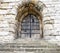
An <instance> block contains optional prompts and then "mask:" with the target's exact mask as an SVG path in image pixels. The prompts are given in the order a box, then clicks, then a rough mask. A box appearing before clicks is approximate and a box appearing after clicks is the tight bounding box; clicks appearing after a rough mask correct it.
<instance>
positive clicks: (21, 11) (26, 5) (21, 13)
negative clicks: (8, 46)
mask: <svg viewBox="0 0 60 53" xmlns="http://www.w3.org/2000/svg"><path fill="white" fill-rule="evenodd" d="M38 3H39V2H38ZM38 3H37V2H32V1H29V2H23V4H22V5H19V6H18V9H17V10H18V11H17V16H16V20H17V24H18V26H17V31H18V30H19V28H21V27H19V23H20V24H21V21H22V20H23V18H24V17H25V16H27V15H28V14H32V15H35V16H36V17H38V19H39V21H40V24H41V25H40V26H41V27H40V29H41V38H42V37H43V22H42V20H43V16H42V11H43V7H45V4H43V3H42V2H40V3H41V5H40V6H39V4H38ZM19 31H20V30H19ZM17 36H18V35H17Z"/></svg>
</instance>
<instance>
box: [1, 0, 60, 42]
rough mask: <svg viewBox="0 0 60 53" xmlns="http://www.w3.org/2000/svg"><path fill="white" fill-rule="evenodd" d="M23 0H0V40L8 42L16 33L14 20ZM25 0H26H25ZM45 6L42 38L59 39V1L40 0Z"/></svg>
mask: <svg viewBox="0 0 60 53" xmlns="http://www.w3.org/2000/svg"><path fill="white" fill-rule="evenodd" d="M22 1H23V0H1V1H0V42H10V41H12V40H13V39H14V36H15V35H16V33H15V32H16V31H15V30H16V22H17V20H15V18H16V15H17V8H18V5H21V3H22ZM26 1H27V0H26ZM38 1H39V0H38ZM40 1H42V2H43V3H44V4H45V5H46V8H45V9H44V10H43V12H42V14H43V24H44V30H43V31H44V39H46V40H49V41H50V40H51V41H55V40H56V41H59V40H60V39H59V38H60V36H59V35H60V30H59V29H60V27H59V25H60V18H59V15H60V10H59V9H60V1H59V0H40Z"/></svg>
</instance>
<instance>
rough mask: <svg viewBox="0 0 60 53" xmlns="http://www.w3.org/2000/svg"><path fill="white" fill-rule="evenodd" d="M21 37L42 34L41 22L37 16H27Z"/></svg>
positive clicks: (23, 23)
mask: <svg viewBox="0 0 60 53" xmlns="http://www.w3.org/2000/svg"><path fill="white" fill-rule="evenodd" d="M20 34H21V37H22V38H25V37H29V38H31V37H34V35H39V34H40V24H39V20H38V18H37V17H35V16H34V15H31V14H29V15H28V16H26V17H25V18H24V19H23V21H22V24H21V33H20Z"/></svg>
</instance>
